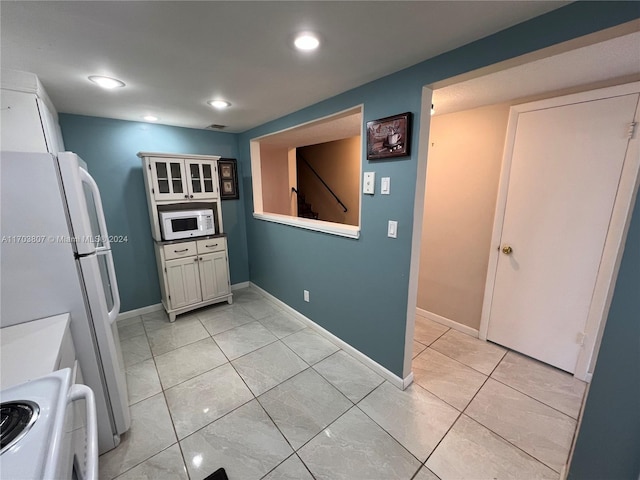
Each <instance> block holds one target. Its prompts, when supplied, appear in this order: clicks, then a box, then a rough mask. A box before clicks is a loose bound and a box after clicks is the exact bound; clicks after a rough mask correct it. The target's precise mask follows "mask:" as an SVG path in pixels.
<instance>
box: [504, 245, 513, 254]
mask: <svg viewBox="0 0 640 480" xmlns="http://www.w3.org/2000/svg"><path fill="white" fill-rule="evenodd" d="M512 252H513V248H511V247H510V246H509V245H505V246H504V247H502V253H504V254H505V255H511V253H512Z"/></svg>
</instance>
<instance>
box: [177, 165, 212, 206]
mask: <svg viewBox="0 0 640 480" xmlns="http://www.w3.org/2000/svg"><path fill="white" fill-rule="evenodd" d="M184 162H185V166H186V170H187V175H188V176H189V185H188V187H189V198H190V199H191V198H193V199H197V200H204V199H209V198H218V181H217V176H216V173H217V162H215V161H211V160H189V159H187V160H185V161H184Z"/></svg>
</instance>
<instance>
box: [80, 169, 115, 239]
mask: <svg viewBox="0 0 640 480" xmlns="http://www.w3.org/2000/svg"><path fill="white" fill-rule="evenodd" d="M80 178H81V179H82V181H83V182H84V183H86V184H87V185H89V188H90V189H91V193H92V194H93V200H94V202H93V203H94V204H95V206H96V214H97V217H98V228H100V232H99V234H100V240H101V241H102V245H103V246H102V247H98V248H96V251H100V250H109V248H111V246H110V245H109V232H107V221H106V220H105V218H104V210H103V209H102V198H101V197H100V190H99V189H98V185H97V184H96V181H95V180H94V179H93V177H92V176H91V175H89V172H87V171H86V170H85V169H84V168H82V167H80Z"/></svg>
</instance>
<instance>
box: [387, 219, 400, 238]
mask: <svg viewBox="0 0 640 480" xmlns="http://www.w3.org/2000/svg"><path fill="white" fill-rule="evenodd" d="M387 237H390V238H398V222H397V221H395V220H389V226H388V227H387Z"/></svg>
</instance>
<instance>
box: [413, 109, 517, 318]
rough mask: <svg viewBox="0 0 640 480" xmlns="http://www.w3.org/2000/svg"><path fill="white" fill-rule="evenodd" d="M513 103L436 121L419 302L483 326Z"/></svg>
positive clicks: (423, 306) (444, 314) (429, 164)
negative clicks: (506, 139)
mask: <svg viewBox="0 0 640 480" xmlns="http://www.w3.org/2000/svg"><path fill="white" fill-rule="evenodd" d="M508 116H509V105H507V104H503V105H493V106H489V107H482V108H477V109H474V110H468V111H464V112H457V113H452V114H449V115H441V116H435V117H433V118H432V119H431V133H430V140H429V141H430V142H431V145H430V148H429V158H428V162H427V184H426V192H425V207H424V218H423V230H422V249H421V257H420V273H419V283H418V304H417V306H418V308H421V309H423V310H427V311H428V312H431V313H435V314H437V315H440V316H441V317H445V318H447V319H450V320H453V321H455V322H458V323H461V324H463V325H467V326H469V327H471V328H475V329H478V328H479V327H480V316H481V313H482V301H483V298H484V286H485V280H486V274H487V265H488V261H489V248H490V243H491V231H492V228H493V218H494V213H495V205H496V197H497V191H498V181H499V178H500V166H501V163H502V151H503V147H504V140H505V136H506V130H507V120H508Z"/></svg>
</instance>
